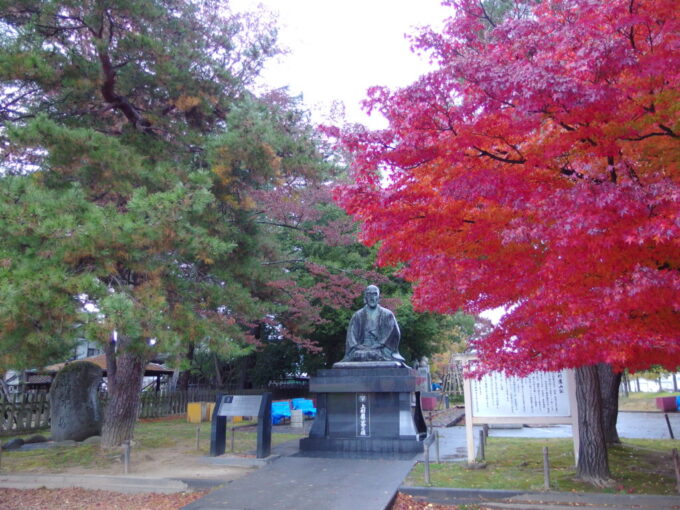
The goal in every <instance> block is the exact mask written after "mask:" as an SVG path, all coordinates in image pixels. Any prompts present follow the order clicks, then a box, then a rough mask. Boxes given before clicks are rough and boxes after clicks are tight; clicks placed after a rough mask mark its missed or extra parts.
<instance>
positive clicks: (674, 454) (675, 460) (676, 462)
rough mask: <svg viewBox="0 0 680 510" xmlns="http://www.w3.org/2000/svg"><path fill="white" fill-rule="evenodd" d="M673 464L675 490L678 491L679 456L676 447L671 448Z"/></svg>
mask: <svg viewBox="0 0 680 510" xmlns="http://www.w3.org/2000/svg"><path fill="white" fill-rule="evenodd" d="M671 457H672V458H673V466H674V467H675V490H677V491H678V493H680V458H678V449H677V448H673V451H672V455H671Z"/></svg>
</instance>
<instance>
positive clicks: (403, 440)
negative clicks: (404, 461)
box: [300, 363, 427, 455]
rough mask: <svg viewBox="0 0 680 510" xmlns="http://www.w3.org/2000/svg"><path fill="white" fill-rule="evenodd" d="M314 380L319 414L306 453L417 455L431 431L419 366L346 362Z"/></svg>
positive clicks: (302, 443) (312, 388)
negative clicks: (424, 410) (419, 383)
mask: <svg viewBox="0 0 680 510" xmlns="http://www.w3.org/2000/svg"><path fill="white" fill-rule="evenodd" d="M343 365H344V366H343V367H342V368H339V367H337V365H336V366H335V368H332V369H329V370H320V371H319V373H318V374H317V376H316V377H312V378H311V380H310V385H309V389H310V391H311V392H312V393H316V395H317V397H316V409H317V414H316V418H315V420H314V423H313V424H312V428H311V430H310V432H309V437H306V438H304V439H301V440H300V450H301V451H303V452H338V453H363V454H376V455H381V454H416V453H420V452H422V451H423V439H424V438H425V436H426V435H427V428H426V425H425V420H424V419H423V414H422V410H421V408H420V398H419V394H418V393H416V392H415V387H416V371H415V370H413V369H411V368H407V367H403V366H402V367H395V366H393V365H388V366H385V365H382V366H371V367H367V366H366V363H356V364H354V365H353V366H352V367H351V368H347V367H346V364H343Z"/></svg>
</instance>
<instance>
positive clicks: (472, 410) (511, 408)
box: [460, 356, 578, 463]
mask: <svg viewBox="0 0 680 510" xmlns="http://www.w3.org/2000/svg"><path fill="white" fill-rule="evenodd" d="M460 359H462V360H463V361H464V362H466V363H470V362H472V363H474V357H470V356H460ZM575 387H576V383H575V380H574V372H573V370H563V371H561V372H534V373H533V374H531V375H529V376H527V377H507V376H505V375H503V374H502V373H499V372H493V373H490V374H488V375H485V376H484V377H482V378H481V379H480V380H477V379H467V378H466V379H465V380H464V381H463V389H464V393H465V429H466V436H467V450H468V462H469V463H473V462H474V461H475V447H474V438H473V434H472V426H473V425H482V424H517V425H523V424H533V425H546V424H554V425H556V424H569V425H571V426H572V434H573V438H574V456H575V458H576V459H577V460H578V419H577V415H578V413H577V407H576V392H575Z"/></svg>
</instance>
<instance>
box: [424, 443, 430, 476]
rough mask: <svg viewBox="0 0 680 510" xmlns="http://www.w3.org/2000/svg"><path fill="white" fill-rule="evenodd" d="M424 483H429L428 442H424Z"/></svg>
mask: <svg viewBox="0 0 680 510" xmlns="http://www.w3.org/2000/svg"><path fill="white" fill-rule="evenodd" d="M425 485H430V444H429V443H425Z"/></svg>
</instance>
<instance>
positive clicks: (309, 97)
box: [230, 0, 451, 127]
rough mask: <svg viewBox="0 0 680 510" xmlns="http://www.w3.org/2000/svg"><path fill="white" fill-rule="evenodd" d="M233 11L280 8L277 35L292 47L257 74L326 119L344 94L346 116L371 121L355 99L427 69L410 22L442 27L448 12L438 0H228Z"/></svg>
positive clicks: (406, 81) (403, 82)
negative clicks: (412, 45) (411, 38)
mask: <svg viewBox="0 0 680 510" xmlns="http://www.w3.org/2000/svg"><path fill="white" fill-rule="evenodd" d="M230 4H231V6H232V8H233V10H235V11H242V10H253V9H254V8H255V7H257V6H258V5H263V6H264V7H265V8H266V9H267V10H270V11H273V12H275V13H278V16H279V28H280V32H279V39H280V42H281V44H282V45H283V46H284V47H287V48H288V49H289V50H290V53H289V54H288V55H285V56H282V57H280V58H279V59H277V61H275V62H271V63H270V64H269V65H268V66H267V68H266V69H265V73H264V75H263V81H264V82H266V83H267V84H268V85H270V86H271V87H280V86H286V85H287V86H289V87H290V90H291V92H292V93H293V94H300V93H301V94H303V96H304V101H305V104H306V105H307V106H308V107H309V108H311V109H313V110H314V111H315V119H316V120H325V119H324V115H325V114H328V112H330V109H331V106H332V104H333V101H342V102H343V103H344V105H345V108H346V117H347V120H348V121H350V122H362V123H369V124H370V125H371V126H372V127H378V126H379V125H380V122H379V121H377V119H371V120H369V119H368V118H367V117H366V116H365V115H364V114H363V113H362V112H361V110H360V107H359V103H360V101H361V100H362V99H364V98H365V97H366V90H367V89H368V88H369V87H370V86H372V85H387V86H389V87H391V88H394V87H399V86H404V85H408V84H409V83H411V82H412V81H414V80H415V79H416V78H417V77H418V76H420V75H421V74H422V73H423V72H425V71H426V70H427V59H426V58H425V57H423V56H421V57H418V56H416V55H415V54H413V53H412V52H411V51H410V49H409V43H408V41H407V40H406V39H405V37H404V35H405V34H406V33H411V34H413V33H414V32H415V30H414V27H417V26H423V25H432V26H437V27H438V26H440V25H441V23H442V21H443V20H444V19H445V18H446V17H447V16H448V15H449V13H450V12H451V10H450V8H445V7H442V6H441V5H440V0H343V1H338V0H333V1H331V0H231V2H230Z"/></svg>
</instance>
